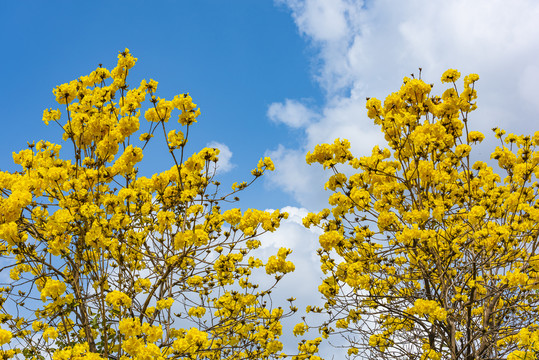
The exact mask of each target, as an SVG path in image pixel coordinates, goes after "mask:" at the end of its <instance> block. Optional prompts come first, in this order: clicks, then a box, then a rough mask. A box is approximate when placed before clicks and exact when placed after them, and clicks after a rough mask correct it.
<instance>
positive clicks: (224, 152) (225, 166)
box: [206, 141, 236, 174]
mask: <svg viewBox="0 0 539 360" xmlns="http://www.w3.org/2000/svg"><path fill="white" fill-rule="evenodd" d="M206 147H210V148H217V149H219V162H218V163H217V171H216V172H217V173H218V174H224V173H226V172H229V171H230V170H232V169H233V168H234V167H236V165H235V164H233V163H232V162H231V161H230V160H231V159H232V151H230V148H229V147H228V146H226V145H225V144H222V143H219V142H217V141H212V142H209V143H207V144H206Z"/></svg>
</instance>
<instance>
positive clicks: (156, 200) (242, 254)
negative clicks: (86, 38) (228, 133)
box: [0, 49, 295, 360]
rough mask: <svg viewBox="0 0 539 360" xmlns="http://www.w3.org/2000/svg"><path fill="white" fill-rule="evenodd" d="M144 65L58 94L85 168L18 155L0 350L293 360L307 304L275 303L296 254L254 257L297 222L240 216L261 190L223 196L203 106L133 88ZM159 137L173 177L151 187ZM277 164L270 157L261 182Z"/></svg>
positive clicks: (2, 217)
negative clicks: (286, 355)
mask: <svg viewBox="0 0 539 360" xmlns="http://www.w3.org/2000/svg"><path fill="white" fill-rule="evenodd" d="M136 61H137V59H136V58H134V57H133V56H132V54H131V53H130V52H129V50H127V49H126V50H125V51H123V52H121V53H120V54H119V55H118V63H117V65H116V67H114V68H113V69H112V70H110V71H109V70H108V69H106V68H104V67H101V65H100V66H99V68H97V69H96V70H95V71H93V72H91V73H90V74H89V75H88V76H82V77H80V78H78V79H76V80H73V81H71V82H70V83H66V84H62V85H59V86H58V87H56V89H54V91H53V92H54V95H55V96H56V101H57V102H58V103H59V104H60V106H61V107H62V109H61V110H59V109H46V110H45V111H44V113H43V121H44V122H45V123H46V124H49V123H51V124H54V125H59V127H60V129H61V130H62V131H63V139H64V140H65V142H66V143H67V146H68V147H69V148H70V149H71V151H72V154H73V158H71V159H62V158H61V154H60V150H61V145H58V144H53V143H50V142H47V141H43V140H42V141H38V142H37V143H35V142H32V143H29V144H28V149H25V150H22V151H20V152H18V153H14V155H13V159H14V161H15V163H16V164H18V165H20V166H21V168H22V170H21V171H17V172H13V173H10V172H5V171H4V172H0V189H1V190H0V191H1V194H2V196H1V198H0V208H1V213H0V239H1V242H0V254H1V258H2V265H1V266H2V275H4V274H5V271H9V277H10V279H9V282H7V283H5V284H2V285H3V286H2V287H1V288H0V291H1V298H0V299H1V305H2V306H1V314H0V322H1V323H2V324H3V325H2V329H1V330H0V344H6V345H4V348H5V346H10V348H8V349H5V350H2V351H1V355H2V356H3V358H9V357H13V356H16V357H20V356H22V357H24V358H39V359H44V358H52V359H54V360H63V359H101V358H106V359H140V360H142V359H164V358H166V359H179V358H181V359H270V358H275V357H279V356H280V352H281V350H282V347H283V345H282V343H281V341H280V340H279V338H280V336H281V334H282V325H281V319H283V318H284V317H286V316H288V315H290V314H291V313H293V312H294V311H295V308H293V307H290V309H283V308H280V307H279V308H273V307H272V303H271V301H270V299H271V298H270V293H271V290H272V289H273V287H274V286H275V284H276V283H277V282H278V281H279V280H280V279H281V277H282V276H283V275H284V274H286V273H289V272H292V271H294V265H293V264H292V263H291V262H290V261H287V259H286V258H287V256H288V255H289V254H290V250H289V249H285V248H281V249H280V250H279V251H278V253H277V254H275V255H273V256H270V257H269V259H268V260H267V261H264V262H263V261H262V260H261V259H259V258H257V257H255V256H252V255H251V254H252V252H253V251H254V250H255V249H257V248H258V247H259V246H260V244H261V243H260V240H258V238H257V237H258V236H259V235H261V234H263V233H265V232H268V231H275V230H276V229H277V228H278V227H279V224H280V221H281V220H282V219H283V218H286V217H287V214H286V213H281V212H280V211H279V210H276V211H274V212H272V213H270V212H265V211H260V210H257V209H248V210H246V211H243V212H242V211H241V210H240V209H239V208H233V207H232V206H231V205H230V203H234V202H235V201H236V200H237V198H236V195H237V193H238V192H240V191H242V190H244V189H245V188H246V187H248V186H249V185H250V183H246V182H241V183H240V184H237V183H235V184H234V185H233V187H232V191H228V192H225V193H224V194H223V191H222V190H221V189H220V187H219V186H220V183H219V182H218V181H217V180H216V179H215V173H216V166H217V165H216V164H217V161H218V155H219V150H218V149H215V148H204V149H201V150H200V151H199V152H196V153H194V154H192V155H189V153H188V150H187V149H188V147H187V142H188V137H189V131H190V129H191V127H192V126H193V125H195V123H196V122H197V119H198V117H199V115H200V110H199V108H197V106H196V104H194V103H193V100H192V98H191V96H190V95H189V94H188V93H182V94H180V95H177V96H175V97H174V98H173V99H171V100H165V99H164V98H160V97H158V96H157V82H156V81H155V80H150V81H145V80H143V81H142V82H141V83H140V85H139V86H138V87H132V86H130V85H129V83H128V82H127V78H128V74H129V71H130V69H131V68H132V67H133V66H134V65H135V63H136ZM143 106H146V108H144V109H143ZM144 110H145V112H144V118H145V119H146V120H147V123H146V125H142V124H141V123H140V118H141V111H144ZM173 117H174V118H175V119H176V120H177V122H178V123H179V124H178V125H176V126H174V125H171V123H172V122H169V120H171V119H172V118H173ZM141 127H145V128H147V131H146V132H144V133H142V134H140V133H141V131H139V130H140V128H141ZM159 134H161V135H159ZM154 135H156V139H157V137H160V138H162V139H164V140H165V142H166V148H167V149H168V153H167V154H166V156H168V157H169V159H170V161H169V164H170V168H168V169H165V170H164V171H163V172H160V173H157V174H154V175H153V176H151V177H145V176H141V175H140V174H139V165H140V163H141V162H142V160H143V151H144V149H145V148H146V147H147V146H150V143H152V142H153V141H155V140H153V137H154ZM273 168H274V166H273V163H272V161H271V159H269V158H262V159H261V160H260V162H259V163H258V165H257V167H256V168H255V169H253V170H252V175H253V181H254V180H255V179H256V178H259V177H260V176H262V175H263V174H264V172H265V171H268V170H270V171H271V170H273ZM251 183H252V181H251ZM250 255H251V256H250ZM257 268H261V269H262V270H264V269H265V272H266V273H267V274H268V275H271V276H269V277H268V281H266V282H265V284H264V286H260V285H259V284H256V283H254V282H253V280H252V275H253V272H255V271H256V269H257Z"/></svg>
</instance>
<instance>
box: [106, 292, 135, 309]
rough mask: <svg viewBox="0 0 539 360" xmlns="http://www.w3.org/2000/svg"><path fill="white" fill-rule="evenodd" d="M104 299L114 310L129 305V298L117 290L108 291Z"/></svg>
mask: <svg viewBox="0 0 539 360" xmlns="http://www.w3.org/2000/svg"><path fill="white" fill-rule="evenodd" d="M105 301H106V302H107V303H108V304H109V305H111V306H113V307H114V309H116V310H119V308H120V307H125V308H129V307H131V298H130V297H129V296H127V295H126V294H124V293H123V292H121V291H118V290H114V291H111V292H109V293H108V294H107V296H106V298H105Z"/></svg>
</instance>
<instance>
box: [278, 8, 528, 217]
mask: <svg viewBox="0 0 539 360" xmlns="http://www.w3.org/2000/svg"><path fill="white" fill-rule="evenodd" d="M276 3H278V4H284V5H285V6H287V7H288V8H289V9H290V11H291V14H292V17H293V19H294V21H295V23H296V25H297V27H298V30H299V32H300V34H302V35H303V36H304V37H305V38H306V39H307V41H308V42H309V43H310V44H311V46H313V47H314V48H315V49H316V52H317V55H316V56H317V58H316V59H313V65H314V66H315V68H314V69H313V70H314V74H313V76H314V77H315V79H316V80H317V81H318V83H319V85H320V87H321V89H322V90H323V91H324V92H325V95H326V96H325V102H324V104H317V105H318V106H317V109H320V110H318V111H317V112H318V116H314V115H312V113H313V112H315V111H316V110H312V109H309V108H308V107H307V106H306V105H302V107H296V108H295V110H296V112H300V113H299V114H297V115H296V116H297V118H298V120H297V121H296V122H294V120H292V119H286V121H281V122H285V123H286V124H288V125H291V126H292V127H295V128H298V127H301V128H302V129H303V130H304V131H305V137H304V142H303V144H302V145H301V146H300V147H298V148H293V149H287V148H284V147H283V146H279V147H277V148H276V149H273V150H272V151H270V152H269V153H270V155H271V156H272V158H273V160H274V162H275V164H276V169H277V171H276V173H275V174H274V175H273V176H272V177H271V178H270V182H272V183H273V184H275V185H276V186H279V187H281V188H282V189H283V190H285V191H287V192H289V193H290V194H292V195H293V196H294V198H295V199H296V200H297V201H298V202H299V203H300V204H301V205H302V206H305V207H307V208H309V209H316V208H320V207H322V206H324V205H325V204H326V203H327V202H326V199H327V196H328V194H327V193H324V191H323V183H324V182H325V181H326V179H327V177H328V176H329V175H330V174H328V173H327V172H326V173H323V172H322V171H318V170H319V168H320V166H319V165H315V164H313V165H312V166H310V167H309V166H307V165H305V154H306V153H307V152H308V151H312V149H313V148H314V146H315V145H316V144H319V143H322V142H332V141H333V139H335V138H338V137H340V138H347V139H348V140H350V142H351V144H352V151H353V153H354V154H355V155H356V156H364V155H369V154H370V149H371V148H372V146H373V145H375V144H380V145H384V141H383V137H382V134H381V132H380V130H379V128H378V127H376V126H375V125H374V124H373V123H372V120H370V119H368V118H367V116H366V110H365V101H366V100H365V98H366V97H377V98H380V99H381V100H383V99H384V98H385V96H386V95H388V94H389V93H391V92H393V91H396V90H398V89H399V87H400V85H401V81H402V78H403V77H404V76H409V75H410V74H411V73H415V74H416V75H417V73H418V68H419V67H422V69H423V72H422V78H423V79H425V80H426V81H428V82H429V83H434V84H435V87H434V90H433V92H434V93H441V92H442V91H443V89H445V86H444V85H442V84H441V83H440V81H439V79H440V76H441V74H442V73H443V72H444V71H445V70H447V69H448V68H455V69H459V71H461V73H462V74H463V76H464V75H465V74H468V73H478V74H479V75H480V80H479V82H478V83H477V86H476V89H477V90H478V95H479V98H478V106H479V108H478V110H477V111H476V112H475V113H473V114H472V115H471V116H470V128H471V129H472V130H480V131H483V132H484V133H485V135H486V136H487V141H486V143H485V144H484V145H482V146H481V147H480V149H478V150H479V151H478V152H479V156H481V157H483V158H488V154H489V152H490V151H491V150H492V149H493V147H494V141H490V140H489V139H492V136H491V131H490V129H491V128H492V127H494V126H498V127H502V128H505V129H506V130H507V131H508V132H515V133H530V132H534V131H535V129H533V128H530V122H533V123H535V121H536V120H535V119H537V118H538V116H539V100H538V99H539V97H537V96H536V91H535V87H536V84H537V82H538V81H539V67H538V66H537V64H536V59H537V58H538V57H539V40H538V39H539V27H538V26H537V25H536V23H537V18H539V3H538V2H537V1H534V0H515V1H512V2H507V1H501V0H478V1H474V2H469V1H465V0H455V1H441V0H434V1H433V0H412V1H406V2H395V1H391V0H377V1H369V2H365V1H359V0H276ZM286 102H290V103H292V104H293V100H289V99H286ZM286 102H285V105H286ZM301 112H302V113H301ZM268 115H269V116H270V117H271V115H270V111H269V110H268ZM305 118H309V119H311V121H309V122H306V121H304V120H303V119H305ZM274 121H275V120H274ZM298 123H299V124H301V125H298ZM321 184H322V186H321Z"/></svg>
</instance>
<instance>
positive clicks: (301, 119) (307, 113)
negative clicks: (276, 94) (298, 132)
mask: <svg viewBox="0 0 539 360" xmlns="http://www.w3.org/2000/svg"><path fill="white" fill-rule="evenodd" d="M268 117H269V118H270V120H271V121H273V122H275V123H282V124H286V125H288V126H290V127H292V128H300V127H304V126H308V125H309V124H310V123H311V122H312V120H313V119H314V118H316V117H317V114H316V113H315V112H314V111H312V110H310V109H309V108H307V107H306V106H305V105H303V104H302V103H300V102H299V101H296V100H290V99H286V100H285V102H284V104H283V103H273V104H271V105H270V106H269V108H268Z"/></svg>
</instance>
